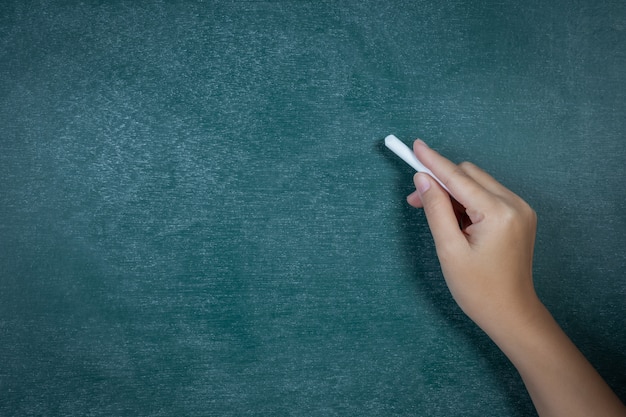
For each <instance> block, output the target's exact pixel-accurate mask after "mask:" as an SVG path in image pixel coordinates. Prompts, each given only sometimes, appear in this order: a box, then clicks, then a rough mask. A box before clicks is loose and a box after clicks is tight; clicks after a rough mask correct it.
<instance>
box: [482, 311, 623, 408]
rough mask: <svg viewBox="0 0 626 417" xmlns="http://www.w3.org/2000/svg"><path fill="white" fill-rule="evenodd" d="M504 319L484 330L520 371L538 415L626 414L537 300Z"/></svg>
mask: <svg viewBox="0 0 626 417" xmlns="http://www.w3.org/2000/svg"><path fill="white" fill-rule="evenodd" d="M511 317H513V316H511ZM506 320H507V319H506V317H505V320H503V321H501V322H499V323H496V324H493V325H485V326H484V327H485V331H486V332H487V334H488V335H489V336H490V337H491V338H492V339H493V341H494V342H495V343H496V344H497V345H498V346H499V347H500V349H502V351H503V352H504V353H505V355H506V356H507V357H508V358H509V359H510V360H511V362H512V363H513V365H514V366H515V367H516V368H517V370H518V371H519V373H520V375H521V377H522V379H523V380H524V383H525V385H526V388H527V389H528V392H529V394H530V396H531V398H532V400H533V403H534V404H535V407H536V409H537V412H538V413H539V415H540V416H542V417H546V416H567V417H575V416H607V417H608V416H615V417H618V416H619V417H624V416H626V408H624V405H623V404H622V403H621V401H620V400H619V398H617V396H616V395H615V394H614V393H613V391H611V389H610V388H609V386H608V385H607V384H606V383H605V382H604V380H603V379H602V378H601V377H600V375H599V374H598V373H597V372H596V370H595V369H594V368H593V366H591V364H590V363H589V362H588V361H587V359H585V357H584V356H583V355H582V353H581V352H580V351H579V350H578V349H577V348H576V346H575V345H574V344H573V343H572V342H571V340H570V339H569V338H568V337H567V335H566V334H565V333H564V332H563V330H562V329H561V328H560V327H559V325H558V324H557V323H556V321H555V320H554V318H553V317H552V315H551V314H550V313H549V312H548V310H547V309H546V308H545V307H544V306H543V304H541V302H539V300H538V299H537V300H536V301H535V302H533V307H532V310H531V311H527V312H525V314H519V315H517V316H515V318H511V320H510V321H509V322H508V323H507V322H506Z"/></svg>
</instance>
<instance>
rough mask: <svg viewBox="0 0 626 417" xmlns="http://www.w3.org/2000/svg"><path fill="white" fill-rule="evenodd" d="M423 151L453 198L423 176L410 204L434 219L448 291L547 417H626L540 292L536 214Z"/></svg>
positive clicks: (480, 176) (471, 172) (471, 171)
mask: <svg viewBox="0 0 626 417" xmlns="http://www.w3.org/2000/svg"><path fill="white" fill-rule="evenodd" d="M413 149H414V152H415V154H416V156H417V157H418V159H419V160H420V161H421V162H422V163H423V164H424V165H425V166H426V167H428V168H429V169H430V170H431V171H432V172H433V173H434V174H435V175H436V176H437V177H438V178H439V179H440V180H441V181H442V182H443V183H444V184H445V185H446V187H447V188H448V189H449V190H450V193H451V195H452V197H453V198H452V199H451V198H450V195H449V194H448V193H447V192H446V191H444V189H443V188H442V187H441V186H440V185H439V184H438V183H437V182H436V181H435V180H433V179H432V178H431V177H430V176H429V175H426V174H416V175H415V177H414V182H415V186H416V191H415V192H414V193H413V194H411V195H409V196H408V197H407V201H408V202H409V204H411V205H412V206H414V207H418V208H420V207H421V208H423V209H424V211H425V214H426V217H427V219H428V225H429V227H430V230H431V232H432V235H433V238H434V241H435V246H436V248H437V256H438V257H439V261H440V264H441V269H442V271H443V275H444V278H445V280H446V284H447V285H448V288H449V289H450V292H451V293H452V296H453V297H454V299H455V301H456V302H457V303H458V305H459V306H460V307H461V309H462V310H463V311H464V312H465V314H467V315H468V316H469V317H470V318H471V319H472V320H473V321H474V322H475V323H476V324H477V325H478V326H479V327H480V328H481V329H483V331H485V333H487V335H488V336H489V337H490V338H491V339H492V340H493V341H494V342H495V343H496V344H497V345H498V347H499V348H500V349H501V350H502V351H503V352H504V354H505V355H506V356H507V357H508V358H509V360H510V361H511V362H512V363H513V365H514V366H515V367H516V368H517V370H518V372H519V373H520V375H521V377H522V379H523V381H524V383H525V385H526V388H527V389H528V392H529V394H530V396H531V398H532V400H533V403H534V405H535V407H536V409H537V412H538V413H539V415H540V416H542V417H546V416H550V417H552V416H564V417H575V416H607V417H609V416H611V417H613V416H615V417H624V416H626V407H624V405H623V404H622V402H621V401H620V400H619V398H618V397H617V396H616V395H615V394H614V393H613V391H612V390H611V389H610V388H609V386H608V385H607V384H606V383H605V381H604V380H603V379H602V377H601V376H600V375H599V374H598V373H597V372H596V370H595V369H594V368H593V366H591V364H590V363H589V362H588V361H587V360H586V359H585V357H584V356H583V355H582V354H581V353H580V351H579V350H578V349H577V348H576V346H575V345H574V344H573V343H572V342H571V341H570V339H569V338H568V337H567V335H566V334H565V333H564V332H563V330H562V329H561V328H560V327H559V325H558V324H557V323H556V321H555V320H554V319H553V317H552V315H551V314H550V312H549V311H548V310H547V309H546V308H545V306H544V305H543V303H542V302H541V301H540V300H539V298H538V297H537V294H536V293H535V289H534V285H533V279H532V261H533V247H534V242H535V231H536V225H537V216H536V214H535V212H534V211H533V209H532V208H531V207H530V206H529V205H528V204H527V203H526V202H525V201H524V200H522V199H521V198H520V197H518V196H517V195H515V194H514V193H512V192H511V191H509V190H508V189H506V188H505V187H504V186H502V185H501V184H500V183H498V182H497V181H496V180H495V179H493V178H492V177H491V176H490V175H489V174H487V173H486V172H485V171H483V170H481V169H480V168H478V167H477V166H475V165H473V164H471V163H467V162H464V163H461V164H459V165H456V164H454V163H452V162H451V161H449V160H447V159H446V158H444V157H442V156H441V155H439V154H438V153H437V152H435V151H434V150H432V149H430V148H429V147H428V146H427V145H426V144H425V143H424V142H422V141H420V140H418V141H416V142H415V144H414V146H413ZM455 200H456V201H455ZM457 202H458V203H457ZM459 207H461V210H459ZM463 208H465V212H464V213H463ZM459 225H461V227H459Z"/></svg>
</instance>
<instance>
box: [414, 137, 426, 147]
mask: <svg viewBox="0 0 626 417" xmlns="http://www.w3.org/2000/svg"><path fill="white" fill-rule="evenodd" d="M415 142H417V143H419V144H420V145H422V146H425V147H427V148H428V145H427V144H426V142H424V141H423V140H421V139H416V140H415Z"/></svg>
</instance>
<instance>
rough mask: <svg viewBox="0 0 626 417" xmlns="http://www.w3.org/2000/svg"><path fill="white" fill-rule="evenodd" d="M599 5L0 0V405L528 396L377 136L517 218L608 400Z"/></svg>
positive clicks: (240, 411)
mask: <svg viewBox="0 0 626 417" xmlns="http://www.w3.org/2000/svg"><path fill="white" fill-rule="evenodd" d="M625 22H626V3H625V2H623V1H621V0H620V1H618V0H609V1H605V2H597V1H592V0H583V1H578V2H573V3H571V2H565V1H552V2H545V1H534V0H531V1H524V2H519V1H508V0H504V1H501V0H500V1H486V2H475V1H460V0H459V1H455V0H452V1H443V2H442V1H389V2H374V1H358V2H357V1H352V2H350V1H348V2H336V1H234V0H233V1H182V0H179V1H153V2H149V1H130V0H128V1H126V0H114V1H84V2H73V1H45V0H42V1H32V2H31V1H11V0H7V1H3V2H2V3H1V4H0V184H1V185H0V392H1V394H0V414H1V415H7V416H12V415H16V416H17V415H20V416H35V415H116V416H120V415H129V416H140V415H146V416H147V415H150V416H175V415H176V416H182V415H188V416H194V415H196V416H205V415H215V416H244V415H267V416H283V415H284V416H286V415H290V416H312V415H320V416H322V415H323V416H332V415H341V416H350V415H358V416H388V415H397V416H415V415H418V416H419V415H423V416H431V417H436V416H456V415H459V416H461V415H462V416H481V417H484V416H528V415H534V413H535V412H534V409H533V407H532V403H531V402H530V399H529V397H528V395H527V394H526V391H525V389H524V386H523V384H522V382H521V381H520V379H519V377H518V375H517V373H516V371H515V369H514V368H513V367H512V366H511V365H510V364H509V363H508V361H507V360H506V358H505V357H504V356H503V355H502V354H501V353H500V352H499V350H498V349H497V348H496V347H495V345H493V344H492V343H491V342H490V341H489V339H488V338H487V337H486V336H484V335H483V334H482V333H481V332H480V330H479V329H477V328H476V327H475V326H474V325H473V324H472V323H471V322H470V321H469V320H468V319H467V318H466V317H465V316H464V315H463V314H462V312H461V311H460V309H459V308H458V307H456V305H455V304H454V302H453V300H452V299H451V298H450V296H449V294H448V291H447V289H446V287H445V284H444V282H443V280H442V276H441V272H440V269H439V265H438V262H437V259H436V256H435V252H434V247H433V242H432V239H431V237H430V233H429V231H428V227H427V224H426V221H425V218H424V216H423V214H422V213H421V212H420V211H418V210H415V209H413V208H411V207H409V206H408V205H407V204H406V202H405V196H406V195H407V194H409V193H410V192H411V191H412V189H413V188H412V178H411V177H412V172H411V170H410V169H409V168H408V167H407V166H404V163H403V162H402V161H400V160H399V159H398V158H396V157H395V156H394V155H392V154H391V153H390V152H388V151H386V150H385V149H384V148H383V147H381V141H382V139H383V138H384V136H385V135H387V134H389V133H394V134H395V135H397V136H398V137H400V138H402V139H403V140H405V142H407V143H408V142H410V141H412V139H414V138H415V137H418V136H419V137H421V138H423V139H425V140H426V141H427V142H428V143H429V144H430V145H431V146H432V147H434V148H436V149H437V150H439V151H440V152H442V153H443V154H444V155H446V156H448V157H449V158H451V159H452V160H454V161H457V162H460V161H462V160H471V161H473V162H475V163H476V164H478V165H480V166H482V167H483V168H485V169H486V170H487V171H489V172H490V173H492V174H493V175H494V176H495V177H496V178H498V179H499V180H500V181H501V182H503V183H504V184H505V185H506V186H507V187H509V188H511V189H512V190H513V191H515V192H516V193H518V194H520V195H521V196H522V197H523V198H524V199H526V200H527V201H528V202H529V203H530V204H531V205H532V206H533V207H534V208H535V209H536V211H537V213H538V216H539V228H538V238H537V245H536V257H535V259H536V260H535V282H536V286H537V291H538V292H539V294H540V296H541V297H542V299H543V300H544V302H545V303H546V305H548V307H549V308H550V309H551V311H552V312H553V313H554V315H555V317H556V318H557V320H558V321H559V323H560V324H561V325H562V326H563V328H564V329H565V330H566V332H567V333H568V334H569V335H570V337H571V338H572V339H573V340H574V341H575V342H576V343H577V344H578V345H579V347H580V348H581V350H582V351H583V352H584V353H585V355H586V356H587V357H588V358H589V360H590V361H591V362H592V363H593V364H594V365H595V366H596V367H597V368H598V370H599V371H600V373H601V374H602V375H603V376H604V378H606V380H607V381H608V382H609V384H610V385H611V386H612V387H613V389H614V390H615V391H616V392H617V394H618V395H619V396H620V397H621V398H622V400H626V376H625V375H626V351H625V349H624V346H626V331H625V326H624V323H625V321H626V320H625V318H626V281H625V278H624V271H625V270H626V233H625V232H626V214H625V213H626V187H625V186H624V182H625V180H626V168H625V167H626V145H625V143H626V142H625V141H626V117H625V116H624V115H625V114H626V70H625V69H626V24H625Z"/></svg>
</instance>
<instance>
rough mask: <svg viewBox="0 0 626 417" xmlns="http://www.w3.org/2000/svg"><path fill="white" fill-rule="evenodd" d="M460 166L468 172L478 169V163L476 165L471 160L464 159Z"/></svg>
mask: <svg viewBox="0 0 626 417" xmlns="http://www.w3.org/2000/svg"><path fill="white" fill-rule="evenodd" d="M458 167H459V168H460V169H461V170H462V171H463V172H467V171H472V170H475V169H476V165H474V164H473V163H471V162H469V161H463V162H461V163H460V164H459V165H458Z"/></svg>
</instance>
